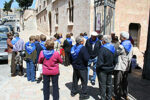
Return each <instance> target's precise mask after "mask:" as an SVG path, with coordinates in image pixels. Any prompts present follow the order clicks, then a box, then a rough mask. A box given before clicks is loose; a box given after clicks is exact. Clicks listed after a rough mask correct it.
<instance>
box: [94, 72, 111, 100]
mask: <svg viewBox="0 0 150 100" xmlns="http://www.w3.org/2000/svg"><path fill="white" fill-rule="evenodd" d="M97 77H98V81H99V90H100V95H101V100H111V97H112V72H101V71H97Z"/></svg>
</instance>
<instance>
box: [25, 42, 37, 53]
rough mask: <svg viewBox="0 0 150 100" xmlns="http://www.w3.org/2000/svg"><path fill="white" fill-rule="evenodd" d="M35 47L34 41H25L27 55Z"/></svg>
mask: <svg viewBox="0 0 150 100" xmlns="http://www.w3.org/2000/svg"><path fill="white" fill-rule="evenodd" d="M35 49H36V47H35V43H30V42H27V43H26V44H25V50H26V51H27V53H28V54H29V55H30V54H31V53H32V52H33V51H34V50H35Z"/></svg>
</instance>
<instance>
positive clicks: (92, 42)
mask: <svg viewBox="0 0 150 100" xmlns="http://www.w3.org/2000/svg"><path fill="white" fill-rule="evenodd" d="M97 41H98V38H96V40H95V41H93V40H92V38H90V43H91V44H95V43H96V42H97Z"/></svg>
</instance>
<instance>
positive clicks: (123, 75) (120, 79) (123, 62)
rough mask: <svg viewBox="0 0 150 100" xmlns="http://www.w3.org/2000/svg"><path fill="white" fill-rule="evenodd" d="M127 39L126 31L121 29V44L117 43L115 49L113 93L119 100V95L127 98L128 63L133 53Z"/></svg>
mask: <svg viewBox="0 0 150 100" xmlns="http://www.w3.org/2000/svg"><path fill="white" fill-rule="evenodd" d="M128 39H129V33H128V32H125V31H123V32H121V33H120V40H121V44H120V45H119V48H118V50H117V55H118V62H117V64H116V66H115V71H114V93H115V99H116V100H121V96H123V98H124V99H125V100H128V91H127V86H128V81H127V77H128V71H129V65H130V62H131V58H132V55H133V54H132V51H133V47H132V44H131V42H130V40H128ZM121 90H122V91H121ZM121 93H123V94H121Z"/></svg>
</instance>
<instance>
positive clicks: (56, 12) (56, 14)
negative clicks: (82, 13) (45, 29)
mask: <svg viewBox="0 0 150 100" xmlns="http://www.w3.org/2000/svg"><path fill="white" fill-rule="evenodd" d="M55 16H56V25H57V24H58V8H57V9H56V10H55Z"/></svg>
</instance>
